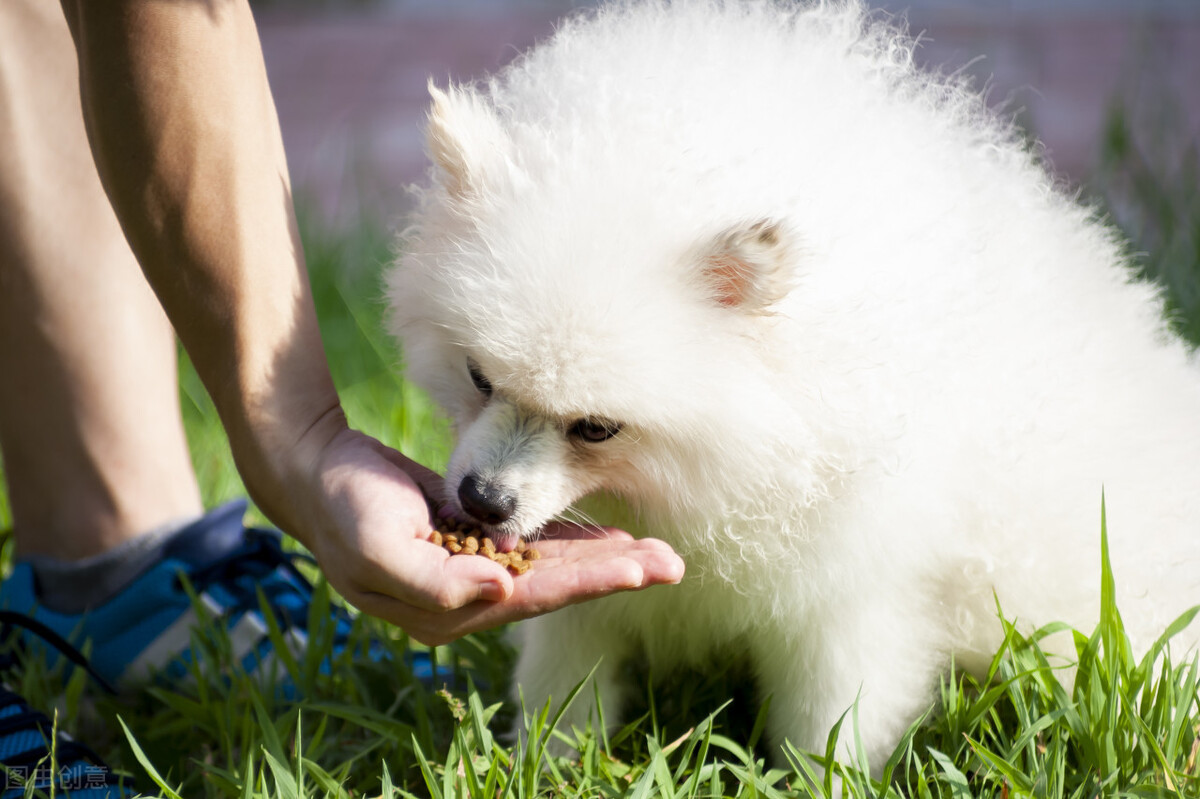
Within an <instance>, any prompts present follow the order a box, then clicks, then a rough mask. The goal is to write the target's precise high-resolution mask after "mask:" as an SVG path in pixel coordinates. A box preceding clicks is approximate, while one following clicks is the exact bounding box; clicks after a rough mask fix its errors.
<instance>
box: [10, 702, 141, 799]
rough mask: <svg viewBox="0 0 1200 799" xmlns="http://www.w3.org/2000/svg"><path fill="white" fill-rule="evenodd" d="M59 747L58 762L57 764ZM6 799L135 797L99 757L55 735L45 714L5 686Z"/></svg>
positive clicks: (60, 734)
mask: <svg viewBox="0 0 1200 799" xmlns="http://www.w3.org/2000/svg"><path fill="white" fill-rule="evenodd" d="M51 745H53V749H54V752H53V755H54V756H53V760H52V759H51V751H50V750H51ZM0 767H2V768H0V786H2V787H0V799H16V798H17V797H24V796H30V795H32V794H31V793H29V792H27V791H28V790H29V789H37V790H39V791H41V792H42V793H39V794H37V795H38V796H43V795H54V796H63V797H70V798H71V799H124V798H125V797H129V796H133V793H132V792H131V790H130V789H127V786H126V785H125V784H124V783H125V780H123V779H122V778H121V777H120V776H119V775H117V774H116V773H115V772H113V771H112V769H110V768H109V767H108V766H106V765H105V764H104V761H103V760H101V759H100V758H99V757H98V756H97V755H96V753H95V752H93V751H92V750H91V749H88V748H87V747H86V746H84V745H83V744H80V743H77V742H75V741H73V740H71V738H70V737H69V736H68V735H66V734H65V733H62V732H58V731H57V730H55V729H54V725H53V723H52V722H51V721H50V719H49V718H48V717H47V716H46V715H45V714H43V713H40V712H38V711H36V710H34V709H33V708H31V707H30V706H29V705H28V704H27V703H26V702H25V700H24V699H22V698H21V697H20V696H19V695H17V694H15V693H13V692H12V691H10V690H9V689H8V688H5V687H3V686H0Z"/></svg>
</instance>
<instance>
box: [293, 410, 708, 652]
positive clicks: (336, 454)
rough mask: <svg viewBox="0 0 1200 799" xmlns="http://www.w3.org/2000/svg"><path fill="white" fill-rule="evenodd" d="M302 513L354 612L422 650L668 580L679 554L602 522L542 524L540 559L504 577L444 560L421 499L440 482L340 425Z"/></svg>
mask: <svg viewBox="0 0 1200 799" xmlns="http://www.w3.org/2000/svg"><path fill="white" fill-rule="evenodd" d="M311 474H312V479H311V480H310V481H306V482H308V483H309V485H310V486H311V490H310V491H309V492H308V493H307V494H306V498H305V500H304V503H303V504H304V505H305V506H306V507H307V509H308V512H307V513H306V514H304V517H303V518H301V517H297V516H292V519H294V521H291V522H290V523H289V524H288V525H287V526H288V527H294V526H295V525H297V524H299V525H301V526H302V527H303V528H304V529H295V530H292V529H289V530H288V532H291V533H292V534H293V535H295V536H296V537H297V538H298V539H299V540H300V541H301V542H302V543H304V544H305V545H306V546H307V547H308V548H309V550H310V551H311V552H312V553H313V555H314V556H315V557H316V559H317V562H318V564H320V566H321V569H322V571H323V572H324V574H325V576H326V578H327V579H328V580H329V583H330V585H332V586H333V587H334V588H335V589H336V590H337V591H338V592H340V593H341V594H342V596H344V597H345V598H346V600H347V601H348V602H350V603H351V604H352V605H354V606H355V607H357V608H359V609H360V610H362V611H363V612H365V613H369V614H370V615H372V616H377V617H379V618H381V619H384V620H385V621H388V622H391V623H393V624H395V625H397V626H399V627H401V628H402V629H404V630H405V631H406V632H407V633H408V634H409V635H410V636H412V637H413V638H415V639H416V640H418V641H420V642H422V643H424V644H429V645H440V644H444V643H448V642H449V641H452V640H454V639H456V638H459V637H461V636H463V635H466V634H468V633H471V632H475V631H477V630H483V629H487V628H489V627H495V626H498V625H501V624H505V623H508V622H512V621H517V620H519V619H525V618H529V617H531V616H536V615H539V614H542V613H548V612H549V611H552V610H556V609H558V608H561V607H564V606H566V605H572V604H575V603H578V602H583V601H586V600H589V599H596V598H599V597H602V596H606V595H608V594H611V593H615V592H617V591H627V590H636V589H640V588H646V587H648V586H651V585H656V584H664V583H676V582H679V580H680V579H681V578H682V577H683V571H684V566H683V561H682V560H681V559H680V558H679V556H678V555H676V554H675V552H674V551H673V550H672V549H671V548H670V547H669V546H668V545H667V544H665V543H664V542H662V541H658V540H655V539H640V540H638V539H634V538H633V537H632V536H630V535H629V534H628V533H625V532H623V531H620V530H615V529H612V528H582V529H581V528H568V527H567V526H565V525H552V526H551V528H550V529H549V530H548V537H547V538H546V539H544V540H539V541H538V544H537V549H538V551H539V552H540V553H541V556H542V557H541V559H540V560H538V561H537V562H535V563H534V564H533V568H531V569H530V570H529V571H528V572H526V573H525V574H523V575H521V576H519V577H515V578H514V577H513V576H512V575H511V574H509V573H508V571H507V569H505V568H504V567H502V566H500V565H498V564H496V563H493V562H492V561H490V560H488V559H487V558H481V557H451V556H450V555H449V553H448V552H446V551H445V550H444V549H442V548H441V547H439V546H436V545H435V544H432V543H430V542H429V541H428V540H427V538H428V536H429V533H430V531H431V529H432V525H431V523H430V519H429V512H428V507H427V505H426V501H425V496H424V495H425V494H426V493H427V494H429V495H430V496H440V495H441V489H440V483H441V478H440V477H439V476H438V475H436V474H435V473H434V472H432V471H430V470H428V469H425V468H424V467H422V466H420V465H419V464H417V463H415V462H414V461H411V460H409V459H408V458H405V457H404V456H403V455H401V454H400V453H398V452H396V451H395V450H392V449H390V448H388V447H385V446H384V445H382V444H380V443H379V442H378V441H375V440H374V439H372V438H370V437H368V436H365V435H363V434H361V433H358V432H356V431H353V430H350V429H348V428H342V429H341V430H340V431H338V432H337V433H336V434H335V435H334V436H333V437H332V438H331V439H330V440H329V441H328V442H327V443H326V444H325V445H324V446H323V447H321V450H320V452H319V454H317V456H316V457H315V459H314V460H313V465H312V471H311Z"/></svg>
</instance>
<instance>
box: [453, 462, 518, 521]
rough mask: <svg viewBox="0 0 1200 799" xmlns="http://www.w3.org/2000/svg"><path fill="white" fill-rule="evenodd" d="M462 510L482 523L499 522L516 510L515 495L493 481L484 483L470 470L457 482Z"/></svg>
mask: <svg viewBox="0 0 1200 799" xmlns="http://www.w3.org/2000/svg"><path fill="white" fill-rule="evenodd" d="M458 501H459V502H461V503H462V507H463V510H465V511H466V512H467V513H469V514H471V515H472V516H474V517H475V518H476V519H478V520H479V521H481V522H483V523H484V524H500V523H501V522H503V521H506V520H507V519H510V518H512V515H513V513H514V512H516V510H517V495H516V494H514V493H513V492H511V491H509V490H508V489H506V488H505V487H503V486H499V485H496V484H495V483H485V482H484V481H482V480H480V479H479V475H477V474H475V473H474V472H472V473H471V474H468V475H467V476H466V477H464V478H463V479H462V482H461V483H459V484H458Z"/></svg>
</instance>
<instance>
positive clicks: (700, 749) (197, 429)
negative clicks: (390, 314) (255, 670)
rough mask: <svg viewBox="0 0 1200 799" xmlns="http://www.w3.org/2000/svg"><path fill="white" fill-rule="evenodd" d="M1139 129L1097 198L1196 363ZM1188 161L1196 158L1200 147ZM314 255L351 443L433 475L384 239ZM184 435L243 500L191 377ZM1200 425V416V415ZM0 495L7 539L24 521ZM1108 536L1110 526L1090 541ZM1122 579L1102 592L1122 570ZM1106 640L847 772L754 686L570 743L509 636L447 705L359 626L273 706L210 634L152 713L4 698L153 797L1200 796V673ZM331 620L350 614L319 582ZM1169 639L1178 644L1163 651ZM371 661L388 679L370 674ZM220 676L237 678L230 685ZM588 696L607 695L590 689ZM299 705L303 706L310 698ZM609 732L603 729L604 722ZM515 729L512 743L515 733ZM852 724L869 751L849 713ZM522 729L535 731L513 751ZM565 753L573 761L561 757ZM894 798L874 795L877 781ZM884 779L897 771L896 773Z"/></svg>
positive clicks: (662, 703) (1003, 669)
mask: <svg viewBox="0 0 1200 799" xmlns="http://www.w3.org/2000/svg"><path fill="white" fill-rule="evenodd" d="M1135 111H1136V109H1131V108H1130V107H1127V106H1115V107H1114V111H1113V115H1112V118H1111V124H1110V126H1109V129H1108V132H1107V137H1106V141H1107V144H1106V148H1105V152H1104V154H1103V157H1102V159H1101V168H1100V169H1099V170H1098V175H1099V178H1098V182H1097V185H1096V186H1094V187H1092V191H1093V192H1094V194H1095V196H1097V197H1099V198H1101V199H1102V201H1104V202H1105V203H1106V204H1107V205H1108V206H1109V207H1110V208H1112V209H1113V212H1114V215H1115V216H1116V217H1117V219H1118V220H1119V221H1120V223H1121V224H1122V226H1124V227H1125V228H1126V229H1127V231H1128V232H1129V233H1130V235H1131V236H1132V237H1133V238H1134V240H1135V241H1136V242H1137V243H1138V246H1139V247H1141V248H1143V249H1144V250H1145V252H1146V253H1147V255H1146V257H1145V258H1144V259H1143V260H1142V265H1143V268H1144V270H1145V272H1146V274H1147V275H1148V276H1149V277H1152V278H1154V279H1159V280H1161V281H1163V283H1164V286H1165V291H1166V295H1167V298H1168V305H1169V308H1170V312H1171V314H1172V318H1173V320H1174V324H1176V326H1177V327H1178V329H1179V330H1180V331H1181V332H1183V333H1184V334H1186V335H1189V336H1190V337H1191V338H1192V340H1193V341H1200V193H1198V192H1200V190H1198V189H1197V186H1200V169H1198V167H1197V150H1196V146H1195V143H1194V142H1193V143H1192V144H1190V145H1188V146H1185V147H1183V148H1181V149H1179V152H1180V153H1182V155H1181V157H1180V158H1179V159H1178V161H1177V162H1171V163H1165V162H1162V161H1160V160H1159V159H1158V158H1157V157H1151V156H1150V155H1149V153H1151V152H1159V150H1158V149H1157V148H1156V147H1154V146H1147V145H1146V144H1145V142H1144V141H1143V140H1142V139H1140V138H1139V136H1141V134H1140V133H1139V128H1138V125H1137V124H1136V120H1137V116H1136V114H1135V113H1134V112H1135ZM1189 148H1190V149H1189ZM303 227H304V232H305V240H306V241H305V246H306V252H307V254H308V258H309V263H310V270H311V274H312V281H313V285H314V291H315V296H316V301H317V306H318V312H319V315H320V317H321V319H322V325H323V328H322V329H323V334H324V337H325V341H326V345H327V348H328V351H329V354H330V359H331V366H332V368H333V371H334V376H335V380H336V382H337V384H338V386H339V390H340V392H341V396H342V399H343V402H344V405H345V408H346V411H347V414H348V416H349V418H350V421H351V423H352V424H353V425H354V426H356V427H358V428H360V429H362V430H364V431H366V432H368V433H370V434H371V435H374V436H376V437H378V438H379V439H380V440H382V441H384V442H385V443H387V444H389V445H391V446H393V447H397V448H399V449H401V450H402V451H404V452H406V453H408V454H409V455H411V456H412V457H415V458H416V459H417V460H420V461H422V462H424V463H426V464H427V465H429V466H431V467H433V468H440V467H441V466H442V465H443V464H444V463H445V460H446V458H447V455H448V453H449V447H450V441H449V433H448V429H447V426H446V424H445V423H444V421H443V420H441V419H440V418H439V416H438V414H437V413H436V411H435V410H434V409H433V408H432V407H431V405H430V403H429V402H428V400H427V399H426V398H425V397H424V396H422V394H421V393H420V392H419V391H417V390H416V389H414V388H413V387H411V386H409V385H407V384H406V383H405V382H404V381H403V380H402V379H401V378H400V377H399V376H398V374H399V372H398V368H397V367H398V364H399V357H398V354H397V353H396V352H395V350H394V348H393V346H392V345H391V343H390V342H389V341H388V340H387V338H386V337H385V336H384V335H383V334H382V332H381V323H380V319H381V315H382V308H381V306H380V303H379V299H378V294H379V291H378V272H379V268H380V267H381V266H382V264H384V263H385V262H386V261H387V259H388V257H389V247H390V242H389V239H388V236H387V235H386V232H385V231H383V230H382V229H379V228H376V227H373V226H371V225H370V224H366V223H364V225H363V226H362V227H361V228H359V229H357V230H351V231H342V232H338V233H331V232H328V231H323V230H322V229H321V228H320V226H319V225H316V224H312V223H306V224H304V225H303ZM181 363H182V369H181V375H180V388H181V394H182V397H183V405H184V414H185V423H186V427H187V430H188V435H189V440H190V442H191V445H192V450H193V458H194V460H195V465H196V470H197V473H198V475H199V477H200V480H201V484H202V486H203V491H204V494H205V499H206V502H207V503H209V504H210V505H211V504H216V503H218V502H220V501H223V500H225V499H229V498H232V497H236V496H240V495H241V491H242V488H241V484H240V481H239V479H238V477H237V475H236V472H235V471H234V469H233V467H232V461H231V458H230V456H229V452H228V448H227V445H226V443H225V440H224V436H223V434H222V432H221V429H220V427H219V424H218V423H217V421H216V416H215V413H214V412H213V409H212V407H211V405H210V403H209V401H208V399H207V396H206V395H205V393H204V391H203V389H202V387H201V386H200V384H199V381H198V380H197V378H196V376H195V374H194V373H193V372H192V371H191V370H190V368H189V367H188V365H187V363H186V359H182V358H181ZM1198 412H1200V411H1198ZM7 516H8V511H7V506H6V504H5V499H4V497H3V494H2V493H0V523H4V522H7ZM1102 532H1103V526H1102V519H1101V515H1100V512H1099V508H1098V509H1097V518H1096V533H1097V535H1098V536H1099V535H1101V534H1102ZM1106 576H1108V575H1107V572H1106ZM1097 591H1100V592H1101V593H1102V596H1103V598H1104V612H1103V618H1102V621H1101V623H1100V625H1099V626H1098V628H1097V629H1096V630H1086V631H1077V632H1076V633H1075V639H1076V644H1077V651H1078V671H1077V677H1076V679H1075V681H1074V685H1073V688H1071V689H1067V688H1064V687H1063V684H1062V682H1061V681H1060V675H1061V673H1062V664H1061V663H1052V662H1050V661H1048V660H1047V658H1046V656H1045V655H1043V654H1042V652H1041V650H1040V649H1039V648H1038V640H1039V639H1040V638H1041V637H1042V636H1043V635H1045V634H1048V633H1050V632H1053V631H1054V630H1055V628H1054V627H1051V628H1047V629H1046V630H1043V631H1039V632H1038V633H1035V634H1034V635H1032V636H1030V637H1025V636H1023V635H1021V634H1020V633H1018V632H1017V631H1016V630H1015V629H1012V628H1009V629H1008V637H1007V640H1006V642H1005V645H1004V646H1003V648H1002V649H1001V651H999V652H998V653H997V654H996V657H995V659H994V660H993V662H992V667H991V674H990V679H989V680H988V681H986V682H985V683H984V684H983V685H980V684H976V683H975V682H974V681H973V680H972V679H970V678H969V677H966V676H963V675H961V674H951V675H947V677H946V679H945V681H944V682H943V684H942V686H941V702H940V707H939V709H938V710H937V712H936V713H931V714H930V716H928V717H927V718H925V719H922V720H920V721H919V722H918V723H916V724H914V726H913V728H912V729H911V730H910V731H909V733H908V735H907V736H905V738H904V740H903V741H902V742H901V744H900V746H899V747H898V748H897V750H896V752H895V753H894V755H893V756H892V757H891V759H890V760H889V761H888V762H887V763H886V764H865V763H859V764H855V767H851V766H841V765H834V764H832V760H831V759H830V757H829V755H828V753H826V752H815V753H801V752H797V751H794V750H788V751H787V752H785V753H784V756H783V757H782V758H778V757H774V756H773V753H770V752H768V751H767V750H766V747H765V746H763V745H762V744H761V742H760V739H761V733H762V722H763V719H764V712H763V709H764V708H765V707H766V703H767V702H768V701H769V700H768V699H767V698H764V697H757V696H755V695H754V694H753V692H752V691H751V690H750V689H749V687H748V681H747V680H746V679H745V678H744V676H743V672H742V671H740V670H739V669H738V667H737V664H727V665H723V666H722V667H721V668H720V669H718V670H716V671H714V672H712V673H704V674H687V675H646V674H641V673H639V672H637V670H636V669H634V670H633V672H632V673H635V674H636V675H637V678H638V679H640V680H641V684H642V685H643V690H642V699H641V701H640V702H639V703H638V707H637V708H636V709H635V712H634V713H633V714H632V715H631V716H630V718H632V719H633V720H632V721H631V722H630V723H629V724H628V725H627V726H625V727H623V728H622V729H620V730H619V731H617V732H615V733H609V734H606V733H605V732H604V730H603V724H599V723H598V724H596V725H595V727H589V728H588V729H586V730H570V729H561V728H559V726H558V725H556V723H555V722H556V713H557V710H558V708H557V707H523V708H522V707H520V706H519V705H518V704H516V703H513V702H511V701H510V700H509V693H508V691H509V680H510V673H511V666H512V662H513V652H512V650H511V649H510V647H509V646H508V645H507V644H506V642H505V639H504V637H503V632H502V631H494V632H489V633H484V634H479V635H474V636H471V637H469V638H467V639H464V640H462V641H459V642H456V643H455V644H453V645H451V646H448V647H443V648H440V649H438V650H437V651H436V652H435V653H434V656H435V658H436V660H437V661H438V663H439V664H441V665H443V666H444V667H446V668H447V669H448V670H449V671H450V673H451V674H452V675H453V676H452V677H450V678H449V679H448V680H447V685H446V687H444V688H442V689H440V690H436V691H430V690H428V689H425V688H424V687H422V686H421V685H420V684H419V683H417V682H416V681H415V680H414V679H413V678H412V677H411V676H410V675H409V674H408V673H407V672H406V670H405V669H403V668H400V667H397V666H396V665H394V663H395V662H398V661H401V660H403V658H404V657H405V656H406V653H407V652H408V651H409V650H410V647H414V646H415V645H412V644H410V642H409V641H408V640H407V638H406V637H405V636H404V634H403V633H402V632H401V631H399V630H397V629H395V628H391V627H388V626H387V625H384V624H382V623H380V622H378V621H375V620H373V619H368V618H359V619H358V620H357V621H356V624H355V631H354V634H353V636H352V641H353V644H354V645H353V646H352V647H350V648H349V649H348V650H347V651H346V652H345V653H343V654H342V655H341V656H339V657H337V658H335V659H334V663H333V667H332V668H329V669H322V668H321V664H320V660H321V657H322V656H323V654H324V652H325V651H326V647H324V646H322V645H321V640H322V638H321V637H322V635H326V636H327V635H329V633H330V630H329V629H328V625H321V624H317V625H316V630H315V632H314V633H313V634H312V640H313V644H314V645H313V646H311V647H310V654H309V655H308V656H306V657H305V658H302V659H301V660H299V661H290V660H287V661H286V662H285V664H284V665H285V666H286V668H287V671H288V675H287V677H288V680H289V682H290V684H291V685H293V686H294V687H295V690H294V691H290V690H285V689H283V688H280V687H279V686H277V685H276V686H272V685H263V684H260V683H258V682H255V681H254V680H251V679H250V678H248V677H246V676H245V675H244V674H241V673H240V672H239V671H238V669H237V667H236V666H235V665H233V664H232V663H230V660H231V658H230V656H229V652H228V641H227V640H225V639H224V638H223V636H222V635H221V634H220V633H219V632H218V631H216V630H213V629H209V630H205V631H201V632H199V633H198V634H197V644H198V645H199V646H201V647H202V648H203V649H204V650H205V651H206V652H207V653H208V658H207V659H208V661H210V662H211V663H213V664H215V665H217V666H223V667H224V668H223V669H214V670H198V669H197V670H194V671H193V674H192V677H191V679H190V680H188V681H185V682H184V683H182V684H175V685H170V686H167V685H162V686H156V687H151V688H150V689H148V690H146V691H144V692H142V693H140V694H138V695H136V696H122V697H112V696H108V695H106V694H104V692H103V691H101V690H100V689H99V688H98V686H96V685H95V684H93V683H91V682H90V681H89V679H88V678H87V676H86V675H85V674H83V673H82V672H81V671H74V672H70V671H64V669H63V667H61V666H60V667H58V668H56V669H51V670H47V669H46V668H44V667H43V666H42V665H41V664H38V663H30V664H27V665H25V666H24V667H23V668H18V669H16V670H15V671H13V672H11V673H10V674H9V675H8V678H7V679H8V682H9V683H10V684H11V685H13V687H14V688H17V689H18V690H20V691H21V692H22V693H24V694H25V695H26V696H27V697H29V698H30V699H31V700H32V701H33V702H35V703H36V704H38V705H39V706H42V707H45V708H56V709H57V712H58V718H59V720H60V723H61V725H62V726H63V728H64V729H67V730H69V731H70V732H71V733H72V734H73V735H74V736H75V737H77V738H79V739H81V740H84V741H86V742H88V743H89V744H91V745H92V746H93V747H94V748H96V749H97V750H98V751H99V752H100V753H101V754H102V755H103V756H104V757H105V758H106V760H107V761H108V762H109V763H110V764H112V765H114V766H115V767H117V768H119V769H121V770H123V771H125V772H127V773H129V774H130V775H131V776H132V777H133V778H134V779H135V780H136V784H137V786H138V787H139V788H140V789H141V790H142V791H145V792H146V793H147V794H148V795H159V794H161V795H164V796H181V797H186V798H187V799H191V798H192V797H281V798H282V797H364V796H370V797H385V798H388V799H390V797H401V796H410V795H415V796H437V797H442V796H446V797H449V796H465V795H470V796H483V795H486V796H489V797H506V796H512V797H531V796H535V795H567V796H597V797H609V796H631V797H639V799H640V798H641V797H651V796H655V797H663V798H664V799H671V798H672V797H691V796H705V797H707V796H756V797H757V796H765V797H771V796H777V795H800V796H809V795H812V796H832V795H838V792H839V791H840V792H841V793H842V795H849V796H881V797H882V796H916V797H924V796H949V797H973V796H978V797H1016V796H1037V797H1043V796H1045V797H1093V796H1117V795H1127V796H1191V797H1197V796H1200V764H1198V763H1197V760H1198V759H1200V758H1198V754H1197V752H1198V749H1200V706H1198V703H1197V685H1198V683H1200V668H1198V667H1197V664H1196V661H1195V660H1194V659H1185V660H1182V661H1180V662H1173V661H1170V660H1167V659H1156V658H1155V657H1154V654H1155V653H1153V652H1152V653H1151V654H1150V655H1148V656H1147V657H1146V658H1145V659H1143V660H1141V661H1135V660H1134V659H1133V658H1132V656H1131V654H1130V652H1129V649H1128V642H1127V640H1126V639H1125V638H1124V635H1123V630H1122V627H1121V621H1120V615H1119V609H1117V608H1115V607H1114V606H1113V604H1112V601H1111V596H1112V586H1111V583H1110V582H1109V581H1107V580H1106V582H1105V583H1104V585H1102V586H1097ZM317 597H318V602H317V606H316V607H317V613H316V616H317V617H323V614H322V609H323V607H324V606H325V605H324V603H329V602H337V601H338V600H337V598H336V597H331V596H330V594H329V592H328V589H327V588H325V587H324V586H323V585H322V584H321V583H320V582H319V581H318V594H317ZM1167 632H1170V631H1164V633H1167ZM372 646H374V647H375V649H376V651H378V649H379V648H382V649H383V650H384V651H385V652H386V653H387V657H386V658H383V659H380V658H378V657H370V656H368V655H367V652H368V650H369V649H370V648H371V647H372ZM218 674H219V675H222V676H218ZM579 690H581V691H590V690H591V688H590V685H589V684H587V683H585V684H583V685H581V686H580V689H579ZM297 695H299V696H301V697H303V698H302V699H295V698H293V697H295V696H297ZM598 721H599V720H598ZM518 722H519V723H518ZM843 726H844V727H845V729H846V730H848V731H850V732H851V734H852V731H853V726H854V715H853V712H852V711H851V712H850V713H848V714H847V716H846V717H845V718H844V720H843ZM514 727H517V728H519V730H520V731H519V732H518V733H517V735H516V737H515V738H514V737H513V736H512V734H511V731H512V730H513V729H514ZM562 737H565V738H566V739H568V740H570V741H571V742H572V743H573V744H574V746H575V748H576V750H577V751H578V752H579V756H578V757H575V758H564V757H555V756H551V755H550V754H549V753H548V752H547V750H546V744H547V742H548V741H550V740H552V739H555V738H562ZM871 766H874V773H876V774H881V775H882V778H881V779H879V780H873V779H872V778H870V777H869V776H867V775H868V774H870V773H871V770H870V767H871ZM881 767H882V768H881Z"/></svg>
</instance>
